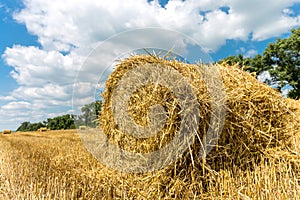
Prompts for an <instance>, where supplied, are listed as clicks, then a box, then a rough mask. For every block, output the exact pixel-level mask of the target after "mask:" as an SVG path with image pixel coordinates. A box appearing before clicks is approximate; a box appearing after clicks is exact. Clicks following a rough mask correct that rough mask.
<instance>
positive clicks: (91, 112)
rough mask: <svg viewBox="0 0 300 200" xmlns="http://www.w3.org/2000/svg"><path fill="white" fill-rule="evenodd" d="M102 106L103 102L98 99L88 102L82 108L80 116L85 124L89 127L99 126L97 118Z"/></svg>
mask: <svg viewBox="0 0 300 200" xmlns="http://www.w3.org/2000/svg"><path fill="white" fill-rule="evenodd" d="M101 107H102V102H101V101H99V100H97V101H96V102H92V103H90V104H86V105H84V106H83V107H82V108H81V112H82V115H81V116H80V117H79V119H81V120H82V121H83V122H84V123H83V124H84V125H86V126H89V127H96V126H97V121H98V120H97V119H98V117H99V115H100V112H101Z"/></svg>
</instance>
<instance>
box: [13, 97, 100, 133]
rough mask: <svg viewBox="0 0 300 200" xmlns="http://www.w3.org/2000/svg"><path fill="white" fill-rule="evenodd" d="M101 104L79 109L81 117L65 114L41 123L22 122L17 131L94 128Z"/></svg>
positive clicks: (91, 104) (88, 105)
mask: <svg viewBox="0 0 300 200" xmlns="http://www.w3.org/2000/svg"><path fill="white" fill-rule="evenodd" d="M101 106H102V102H101V101H96V102H92V103H90V104H86V105H84V106H83V107H82V108H81V112H82V114H81V115H72V114H66V115H62V116H57V117H54V118H48V119H47V120H45V121H43V122H37V123H31V122H23V123H22V124H21V125H20V126H19V127H18V129H17V131H37V130H38V129H39V128H41V127H47V128H48V129H51V130H60V129H75V128H76V125H77V126H81V125H84V126H89V127H96V126H97V125H98V120H97V119H98V116H99V114H100V111H101Z"/></svg>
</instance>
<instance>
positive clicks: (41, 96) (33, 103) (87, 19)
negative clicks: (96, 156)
mask: <svg viewBox="0 0 300 200" xmlns="http://www.w3.org/2000/svg"><path fill="white" fill-rule="evenodd" d="M299 25H300V1H299V0H290V1H274V0H266V1H259V0H254V1H251V2H250V1H248V0H244V1H240V0H239V1H238V0H235V1H229V0H223V1H215V0H199V1H194V0H186V1H180V0H172V1H171V0H170V1H168V0H159V1H157V0H154V1H148V2H147V1H146V0H137V1H136V0H128V1H121V0H114V1H111V2H109V1H104V0H103V1H102V0H100V1H99V0H94V1H93V0H87V1H86V0H76V1H72V0H65V1H63V3H62V1H59V0H53V1H41V0H28V1H26V3H23V1H22V0H15V1H11V0H1V1H0V55H1V58H0V130H2V129H13V130H14V129H16V128H17V127H18V126H19V125H20V123H21V122H23V121H31V122H37V121H42V120H45V119H46V118H48V117H54V116H56V115H60V114H64V113H68V112H74V108H72V85H73V83H74V80H75V78H76V74H77V73H78V70H79V69H80V67H81V65H82V63H83V61H84V60H85V58H86V56H87V55H88V53H89V52H90V51H91V50H92V49H93V47H95V45H96V44H98V43H99V42H101V41H104V40H106V39H107V38H109V37H111V36H112V35H115V34H118V33H121V32H123V31H128V30H133V29H136V28H147V27H160V28H166V29H171V30H175V31H178V32H182V33H184V34H186V35H188V36H189V37H191V38H193V39H195V40H196V41H197V42H199V43H200V44H201V45H202V47H203V48H205V49H207V51H208V53H209V55H210V56H211V57H212V59H213V60H214V61H218V60H220V59H222V58H224V57H227V56H230V55H237V54H239V53H241V54H244V55H247V56H254V55H255V54H258V53H259V54H261V53H262V52H263V51H264V49H265V47H266V46H267V44H268V43H269V42H273V41H275V40H276V38H285V37H288V35H289V31H290V29H291V28H297V27H299ZM87 73H88V72H87ZM86 85H88V83H85V82H84V81H82V87H83V88H84V86H86ZM82 98H83V99H85V100H86V101H88V100H91V99H90V98H89V97H82Z"/></svg>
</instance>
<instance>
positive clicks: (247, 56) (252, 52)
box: [245, 49, 257, 58]
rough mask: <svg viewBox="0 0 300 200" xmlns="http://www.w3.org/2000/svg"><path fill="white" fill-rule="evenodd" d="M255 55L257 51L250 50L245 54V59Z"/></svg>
mask: <svg viewBox="0 0 300 200" xmlns="http://www.w3.org/2000/svg"><path fill="white" fill-rule="evenodd" d="M255 55H257V51H256V50H255V49H250V50H248V51H247V52H246V53H245V57H246V58H250V57H253V56H255Z"/></svg>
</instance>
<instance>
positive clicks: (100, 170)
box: [0, 130, 300, 199]
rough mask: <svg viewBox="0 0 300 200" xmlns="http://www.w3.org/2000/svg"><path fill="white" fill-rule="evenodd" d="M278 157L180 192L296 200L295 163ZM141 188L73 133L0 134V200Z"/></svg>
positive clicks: (160, 191)
mask: <svg viewBox="0 0 300 200" xmlns="http://www.w3.org/2000/svg"><path fill="white" fill-rule="evenodd" d="M280 156H281V155H278V157H277V158H274V159H268V160H265V161H264V160H262V161H261V162H260V163H256V164H254V166H253V165H251V166H252V167H251V168H250V167H249V169H246V170H241V169H239V168H238V167H236V168H230V169H229V168H227V169H226V168H224V169H222V170H220V171H218V172H214V173H213V172H207V177H206V178H205V179H203V182H201V183H200V182H197V184H198V186H197V187H193V186H192V185H190V186H189V189H188V190H185V192H186V196H185V197H186V198H195V199H198V198H202V199H299V197H300V182H299V181H300V177H299V169H295V166H294V165H295V162H296V163H299V160H300V159H299V160H297V161H295V160H293V162H291V159H287V157H280ZM152 175H153V177H155V174H152ZM126 176H128V177H130V180H133V179H132V178H133V177H136V181H134V182H126ZM170 181H173V180H170ZM182 184H184V183H182ZM199 184H202V185H203V188H202V189H201V187H199ZM183 186H184V185H182V187H183ZM143 187H145V186H144V185H143V180H141V179H140V177H139V176H137V175H130V174H129V175H128V174H121V173H119V172H116V171H113V170H110V169H107V168H106V167H104V166H103V165H102V164H101V163H99V162H98V161H97V160H96V159H94V158H93V156H92V155H90V154H89V153H88V152H87V151H86V150H85V148H84V146H83V145H82V143H81V140H80V137H79V136H78V134H77V132H76V130H68V131H67V130H65V131H50V132H46V133H45V132H43V133H40V132H26V133H14V134H11V135H3V134H1V135H0V199H150V198H153V196H147V193H145V192H143V191H149V188H147V190H145V188H143ZM151 187H153V188H152V189H153V191H154V192H155V193H156V197H157V199H159V198H162V199H170V198H182V196H181V197H179V196H176V192H175V195H174V191H168V190H167V188H166V187H162V186H161V185H159V184H158V182H157V181H154V182H153V185H151ZM193 188H194V189H193ZM182 192H183V191H182ZM172 194H173V195H172Z"/></svg>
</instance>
